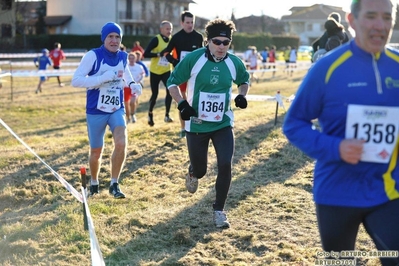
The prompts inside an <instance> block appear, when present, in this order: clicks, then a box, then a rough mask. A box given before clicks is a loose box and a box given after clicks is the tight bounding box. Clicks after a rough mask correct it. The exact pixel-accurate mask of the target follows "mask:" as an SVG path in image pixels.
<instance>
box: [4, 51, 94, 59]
mask: <svg viewBox="0 0 399 266" xmlns="http://www.w3.org/2000/svg"><path fill="white" fill-rule="evenodd" d="M85 53H86V52H76V53H72V52H71V53H64V54H65V57H67V58H68V57H82V56H84V55H85ZM41 55H42V53H14V54H7V53H0V58H1V59H3V58H8V59H9V58H34V57H38V56H41Z"/></svg>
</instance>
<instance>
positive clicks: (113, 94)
mask: <svg viewBox="0 0 399 266" xmlns="http://www.w3.org/2000/svg"><path fill="white" fill-rule="evenodd" d="M120 90H121V88H115V87H111V88H100V94H99V95H98V101H97V109H98V110H101V111H103V112H106V113H113V112H115V111H117V110H119V109H120V108H121V99H120Z"/></svg>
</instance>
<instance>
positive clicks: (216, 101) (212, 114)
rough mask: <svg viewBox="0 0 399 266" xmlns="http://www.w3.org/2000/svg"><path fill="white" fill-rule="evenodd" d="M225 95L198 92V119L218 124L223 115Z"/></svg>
mask: <svg viewBox="0 0 399 266" xmlns="http://www.w3.org/2000/svg"><path fill="white" fill-rule="evenodd" d="M225 100H226V94H225V93H211V92H200V97H199V105H198V118H200V119H201V120H204V121H208V122H219V121H221V120H222V118H223V115H224V107H225V104H226V103H225Z"/></svg>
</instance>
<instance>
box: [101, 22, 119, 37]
mask: <svg viewBox="0 0 399 266" xmlns="http://www.w3.org/2000/svg"><path fill="white" fill-rule="evenodd" d="M111 32H116V33H118V35H119V36H121V39H122V34H123V33H122V29H121V27H120V26H119V25H118V24H116V23H115V22H108V23H107V24H105V25H104V26H103V28H102V29H101V41H102V42H104V40H105V38H107V36H108V34H110V33H111Z"/></svg>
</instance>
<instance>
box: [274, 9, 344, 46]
mask: <svg viewBox="0 0 399 266" xmlns="http://www.w3.org/2000/svg"><path fill="white" fill-rule="evenodd" d="M290 11H291V12H292V14H291V15H286V16H283V17H282V18H281V21H282V22H285V23H286V26H285V31H286V32H287V33H288V34H291V35H297V36H299V39H300V44H301V45H310V44H311V43H312V42H314V41H315V40H316V39H317V38H318V37H320V36H321V35H322V34H323V33H324V31H325V29H324V23H325V22H326V20H327V17H328V15H329V14H330V13H331V12H337V13H339V14H340V15H341V24H342V25H343V26H344V27H345V28H346V29H347V28H348V23H347V21H346V20H345V18H346V12H345V11H344V10H343V9H342V7H336V6H328V5H323V4H315V5H312V6H309V7H300V6H294V7H292V8H291V9H290Z"/></svg>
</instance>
